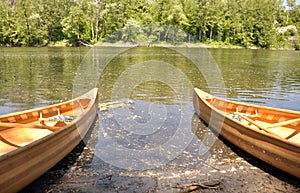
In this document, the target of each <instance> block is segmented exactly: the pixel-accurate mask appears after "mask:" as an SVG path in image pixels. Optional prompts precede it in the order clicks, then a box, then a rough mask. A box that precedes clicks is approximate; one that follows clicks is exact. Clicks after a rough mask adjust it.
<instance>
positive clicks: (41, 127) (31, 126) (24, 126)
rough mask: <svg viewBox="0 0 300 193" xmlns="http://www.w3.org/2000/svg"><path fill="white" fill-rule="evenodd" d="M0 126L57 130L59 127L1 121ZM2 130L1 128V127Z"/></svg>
mask: <svg viewBox="0 0 300 193" xmlns="http://www.w3.org/2000/svg"><path fill="white" fill-rule="evenodd" d="M0 127H4V129H7V128H6V127H18V128H37V129H49V130H50V131H57V130H58V129H60V127H50V126H46V125H36V124H22V123H3V122H0ZM2 130H3V129H2Z"/></svg>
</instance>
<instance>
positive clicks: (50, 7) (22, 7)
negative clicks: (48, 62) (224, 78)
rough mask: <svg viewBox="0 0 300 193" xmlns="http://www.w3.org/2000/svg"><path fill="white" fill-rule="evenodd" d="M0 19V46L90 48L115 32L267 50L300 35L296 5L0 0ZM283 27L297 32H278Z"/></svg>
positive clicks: (257, 0)
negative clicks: (62, 44) (63, 44)
mask: <svg viewBox="0 0 300 193" xmlns="http://www.w3.org/2000/svg"><path fill="white" fill-rule="evenodd" d="M0 17H1V18H0V44H1V45H3V46H23V45H25V46H43V45H47V44H49V43H52V42H60V41H67V43H68V44H69V45H79V43H80V42H84V43H87V44H88V43H90V44H94V43H96V42H98V41H99V40H102V39H103V38H105V39H109V38H110V37H114V38H116V34H115V33H116V32H117V31H118V33H119V35H117V36H118V38H117V39H119V40H123V41H127V42H137V41H139V40H140V39H143V40H144V39H147V38H148V40H149V41H152V42H153V41H165V40H172V39H173V40H174V39H176V38H178V37H176V36H177V35H178V36H180V33H178V30H177V31H176V30H175V29H179V31H180V30H181V31H183V32H185V33H187V34H190V36H193V37H195V38H196V39H197V40H198V41H200V42H204V43H218V44H222V45H240V46H245V47H249V46H258V47H263V48H269V47H282V46H284V44H285V43H286V42H297V41H298V42H299V33H298V31H299V30H300V19H299V18H300V6H299V5H296V1H295V0H288V1H287V5H286V6H283V4H282V0H48V1H44V0H0ZM154 24H155V25H156V26H159V27H151V26H153V25H154ZM164 26H171V29H174V30H166V29H165V28H164ZM286 26H295V27H296V31H295V32H294V33H293V34H287V33H278V29H280V28H284V27H286ZM189 38H190V37H189Z"/></svg>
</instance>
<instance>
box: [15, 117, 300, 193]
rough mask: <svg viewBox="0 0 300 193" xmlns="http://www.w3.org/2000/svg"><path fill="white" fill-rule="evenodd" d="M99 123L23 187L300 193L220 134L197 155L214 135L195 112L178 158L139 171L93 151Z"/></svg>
mask: <svg viewBox="0 0 300 193" xmlns="http://www.w3.org/2000/svg"><path fill="white" fill-rule="evenodd" d="M98 124H99V122H98V121H97V122H96V123H95V126H94V129H92V130H91V131H90V133H89V134H88V135H87V137H86V139H85V140H84V141H85V142H86V143H84V142H81V143H80V144H79V145H78V146H77V147H76V148H75V149H74V150H73V151H72V152H71V153H70V154H69V155H68V156H67V157H65V158H64V159H63V160H62V161H61V162H59V163H58V164H57V165H56V166H54V167H53V168H52V169H51V170H49V171H48V172H47V173H45V174H44V175H43V176H41V177H40V178H39V179H37V180H36V181H35V182H33V183H32V184H30V185H29V186H28V187H26V188H25V189H23V190H22V191H21V192H124V193H125V192H126V193H127V192H189V191H192V190H194V189H191V188H193V187H194V186H197V189H195V191H193V192H291V193H292V192H293V193H295V192H300V184H299V183H298V182H299V179H297V178H295V177H293V176H290V175H288V174H286V173H284V172H282V171H280V170H278V169H276V168H274V167H272V166H270V165H268V164H266V163H264V162H262V161H260V160H258V159H256V158H255V157H253V156H251V155H249V154H248V153H246V152H244V151H242V150H240V149H239V148H237V147H235V146H233V145H232V144H230V143H229V142H227V141H226V140H224V139H222V138H220V139H217V140H216V141H215V143H214V145H213V146H212V147H211V148H210V150H209V153H208V154H202V155H201V156H199V151H198V150H199V140H201V139H202V138H203V135H204V134H206V135H214V134H213V133H212V132H211V131H210V130H209V128H207V126H206V125H205V124H204V123H203V122H202V121H201V120H199V119H198V118H197V117H193V125H194V126H193V131H192V132H193V133H194V134H195V136H197V137H195V138H193V140H192V142H191V143H190V144H189V146H188V147H187V148H186V149H185V150H184V151H183V152H182V154H181V155H180V156H178V157H176V158H175V159H174V160H172V161H170V162H168V163H167V164H165V165H162V166H159V167H157V168H154V169H148V170H143V171H136V170H131V169H121V168H118V167H115V166H112V165H110V164H108V163H105V162H104V161H102V160H101V159H100V158H98V157H97V156H95V155H94V151H95V150H94V149H93V145H92V144H93V143H94V142H95V139H96V136H97V135H98V133H97V132H99V131H98V130H97V127H98Z"/></svg>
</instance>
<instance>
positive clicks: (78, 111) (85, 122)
mask: <svg viewBox="0 0 300 193" xmlns="http://www.w3.org/2000/svg"><path fill="white" fill-rule="evenodd" d="M97 92H98V89H97V88H95V89H92V90H91V91H89V92H88V93H86V94H83V95H82V96H80V97H78V98H75V99H73V100H71V101H67V102H63V103H60V104H56V105H51V106H47V107H41V108H37V109H32V110H27V111H22V112H17V113H12V114H7V115H2V116H0V187H1V188H0V193H2V192H18V191H19V190H21V189H22V188H24V187H25V186H26V185H28V184H29V183H31V182H32V181H34V180H35V179H37V178H38V177H39V176H41V175H42V174H43V173H45V172H46V171H47V170H49V169H50V168H51V167H53V166H54V165H55V164H56V163H57V162H59V161H60V160H61V159H62V158H64V157H65V156H66V155H67V154H68V153H69V152H70V151H71V150H72V149H73V148H74V147H75V146H76V145H78V143H79V142H80V141H81V140H82V138H83V137H84V136H85V134H86V133H87V131H88V129H89V128H90V126H91V125H92V123H93V121H94V120H95V117H96V112H97V104H98V103H97V102H98V101H97V96H98V95H97ZM58 113H59V114H61V115H62V116H65V115H68V116H76V119H75V120H73V121H71V122H57V121H48V118H49V117H53V116H56V115H57V114H58ZM41 115H42V117H43V118H45V120H44V119H43V120H39V118H40V116H41Z"/></svg>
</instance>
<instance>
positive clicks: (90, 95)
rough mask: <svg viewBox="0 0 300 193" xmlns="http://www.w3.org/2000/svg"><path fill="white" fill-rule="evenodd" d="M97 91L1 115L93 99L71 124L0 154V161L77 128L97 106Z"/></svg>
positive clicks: (23, 112)
mask: <svg viewBox="0 0 300 193" xmlns="http://www.w3.org/2000/svg"><path fill="white" fill-rule="evenodd" d="M97 92H98V89H97V88H93V89H91V90H90V91H88V92H87V93H85V94H83V95H81V96H78V97H76V98H74V99H71V100H68V101H65V102H62V103H58V104H53V105H49V106H45V107H38V108H35V109H29V110H25V111H20V112H15V113H10V114H6V115H1V116H0V118H4V117H8V116H17V115H21V114H25V113H30V112H34V111H41V110H44V109H50V108H53V107H58V106H61V105H64V104H68V103H71V102H74V101H76V100H79V99H84V98H89V99H91V101H90V103H89V104H88V106H87V108H86V110H85V111H84V112H83V113H82V114H81V115H80V116H79V117H78V118H77V119H76V120H75V121H72V122H70V123H69V124H67V125H65V126H62V127H61V128H60V129H59V130H57V131H54V132H52V133H50V134H48V135H46V136H44V137H42V138H40V139H38V140H36V141H33V142H32V143H29V144H27V145H25V146H22V147H19V148H17V149H15V150H12V151H10V152H8V153H6V154H3V155H1V156H0V162H2V161H4V160H6V159H9V158H10V157H13V156H16V155H18V154H19V153H21V152H23V151H27V150H29V149H31V148H33V147H35V146H38V145H39V144H41V143H43V142H44V141H47V140H48V139H51V138H53V137H55V136H58V135H61V134H62V133H63V132H70V131H71V130H74V129H77V126H76V125H77V124H78V123H79V122H80V121H81V120H82V119H84V118H85V115H86V114H88V113H89V111H90V110H91V108H92V107H93V106H95V102H96V98H97ZM79 135H80V134H79Z"/></svg>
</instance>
